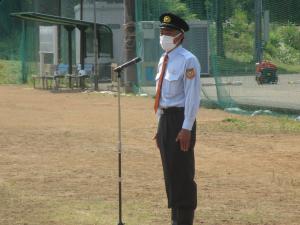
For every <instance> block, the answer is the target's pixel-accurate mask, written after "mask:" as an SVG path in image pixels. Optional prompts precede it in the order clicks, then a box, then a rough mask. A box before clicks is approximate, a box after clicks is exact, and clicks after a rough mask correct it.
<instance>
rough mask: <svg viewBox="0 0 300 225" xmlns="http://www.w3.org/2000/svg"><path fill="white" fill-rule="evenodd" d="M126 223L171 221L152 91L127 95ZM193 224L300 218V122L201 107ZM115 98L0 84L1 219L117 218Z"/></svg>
mask: <svg viewBox="0 0 300 225" xmlns="http://www.w3.org/2000/svg"><path fill="white" fill-rule="evenodd" d="M121 101H122V140H123V158H122V159H123V175H124V179H123V201H124V202H123V222H124V223H125V224H126V225H169V224H170V222H169V221H170V212H169V210H168V209H167V208H166V205H167V203H166V196H165V191H164V182H163V174H162V167H161V161H160V156H159V152H158V150H157V149H156V146H155V144H154V142H153V141H152V137H153V135H154V134H155V131H156V118H155V116H154V113H153V110H152V109H153V99H152V98H150V97H136V96H122V100H121ZM197 121H198V124H197V129H198V130H197V144H196V148H195V157H196V181H197V184H198V208H197V211H196V215H195V224H196V225H201V224H205V225H206V224H207V225H229V224H230V225H244V224H245V225H299V224H300V123H299V122H296V121H293V120H290V119H287V118H285V117H283V118H276V117H267V116H257V117H249V116H243V115H234V114H229V113H227V112H224V111H222V110H218V109H206V108H201V110H200V113H199V114H198V117H197ZM117 131H118V130H117V98H116V97H115V96H114V95H111V94H103V93H102V94H101V93H95V92H91V93H89V92H85V93H82V92H62V91H60V92H56V93H53V92H51V91H46V90H35V89H32V88H31V87H28V86H0V225H111V224H115V225H116V224H118V180H117V175H118V170H117V168H118V164H117V156H118V155H117V134H118V132H117Z"/></svg>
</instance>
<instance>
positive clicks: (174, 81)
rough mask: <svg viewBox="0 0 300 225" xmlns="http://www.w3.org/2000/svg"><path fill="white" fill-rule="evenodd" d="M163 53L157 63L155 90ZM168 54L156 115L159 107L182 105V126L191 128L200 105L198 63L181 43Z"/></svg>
mask: <svg viewBox="0 0 300 225" xmlns="http://www.w3.org/2000/svg"><path fill="white" fill-rule="evenodd" d="M165 54H166V53H164V54H163V55H162V56H161V58H160V60H159V63H158V71H157V72H158V73H157V75H156V78H155V80H156V90H157V86H158V81H159V77H160V72H161V69H162V64H163V59H164V56H165ZM168 56H169V60H168V64H167V68H166V71H165V76H164V80H163V83H162V89H161V97H160V102H159V109H158V111H157V116H158V117H160V115H161V114H162V110H160V108H169V107H184V122H183V125H182V128H183V129H187V130H192V127H193V124H194V122H195V119H196V115H197V112H198V110H199V106H200V85H201V84H200V71H201V68H200V63H199V61H198V59H197V58H196V57H195V56H194V55H193V54H192V53H191V52H189V51H188V50H186V49H184V48H183V47H182V46H181V45H180V46H178V47H177V48H175V49H174V50H172V51H171V52H170V53H168ZM189 71H190V73H189Z"/></svg>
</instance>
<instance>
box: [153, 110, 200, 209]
mask: <svg viewBox="0 0 300 225" xmlns="http://www.w3.org/2000/svg"><path fill="white" fill-rule="evenodd" d="M183 120H184V108H169V109H167V110H164V113H163V114H162V115H161V117H160V119H159V124H158V131H157V143H158V147H159V150H160V154H161V160H162V166H163V172H164V178H165V187H166V193H167V198H168V207H169V208H173V209H174V208H176V209H195V208H196V207H197V185H196V183H195V181H194V177H195V159H194V146H195V142H196V121H195V122H194V125H193V128H192V131H191V144H190V148H189V150H188V151H187V152H183V151H181V149H180V143H179V142H176V137H177V135H178V133H179V131H180V130H181V129H182V124H183Z"/></svg>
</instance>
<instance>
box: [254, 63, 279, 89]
mask: <svg viewBox="0 0 300 225" xmlns="http://www.w3.org/2000/svg"><path fill="white" fill-rule="evenodd" d="M276 72H277V66H276V65H275V64H273V63H271V62H269V61H262V62H260V63H256V76H255V80H256V82H257V83H258V84H277V83H278V76H277V73H276Z"/></svg>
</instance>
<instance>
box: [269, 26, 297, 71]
mask: <svg viewBox="0 0 300 225" xmlns="http://www.w3.org/2000/svg"><path fill="white" fill-rule="evenodd" d="M299 50H300V31H299V28H298V27H297V26H295V25H294V24H288V25H286V26H282V25H281V26H279V25H276V26H273V27H272V31H271V32H270V40H269V42H268V43H267V44H266V45H265V57H266V58H267V59H270V60H277V61H279V62H282V63H286V64H292V65H295V64H299V62H300V52H299Z"/></svg>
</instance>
